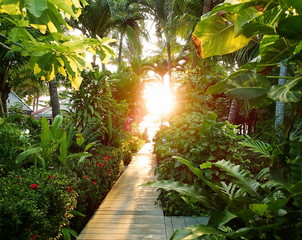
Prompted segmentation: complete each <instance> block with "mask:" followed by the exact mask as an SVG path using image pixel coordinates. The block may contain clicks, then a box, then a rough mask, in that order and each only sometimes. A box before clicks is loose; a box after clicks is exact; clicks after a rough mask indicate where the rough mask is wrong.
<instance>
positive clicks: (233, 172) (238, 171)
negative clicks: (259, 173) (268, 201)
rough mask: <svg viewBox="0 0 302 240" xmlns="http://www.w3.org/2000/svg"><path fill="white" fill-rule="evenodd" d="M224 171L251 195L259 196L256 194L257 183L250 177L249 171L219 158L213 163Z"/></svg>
mask: <svg viewBox="0 0 302 240" xmlns="http://www.w3.org/2000/svg"><path fill="white" fill-rule="evenodd" d="M213 165H215V166H216V167H219V168H220V169H222V170H223V171H225V172H226V174H227V175H229V176H231V177H233V178H234V182H235V183H236V184H237V185H238V186H239V187H241V188H242V189H243V190H244V191H246V192H247V193H249V194H250V196H252V197H256V198H260V196H259V194H258V191H257V190H258V187H259V185H260V184H259V183H258V182H257V181H255V180H253V179H252V178H251V173H250V171H248V170H245V169H243V168H241V166H240V165H235V164H233V163H231V162H229V161H225V160H220V161H217V162H216V163H213Z"/></svg>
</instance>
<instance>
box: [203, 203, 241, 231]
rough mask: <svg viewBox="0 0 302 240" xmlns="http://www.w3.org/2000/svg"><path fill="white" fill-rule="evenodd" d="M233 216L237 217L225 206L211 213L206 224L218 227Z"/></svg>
mask: <svg viewBox="0 0 302 240" xmlns="http://www.w3.org/2000/svg"><path fill="white" fill-rule="evenodd" d="M234 218H237V216H236V215H235V214H233V213H231V212H230V211H229V210H228V209H227V208H225V209H224V210H223V211H219V210H218V211H216V212H214V213H213V214H212V215H211V217H210V220H209V223H208V226H210V227H219V226H222V225H224V224H226V223H228V222H229V221H231V220H232V219H234Z"/></svg>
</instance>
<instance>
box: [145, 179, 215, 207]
mask: <svg viewBox="0 0 302 240" xmlns="http://www.w3.org/2000/svg"><path fill="white" fill-rule="evenodd" d="M144 186H150V187H155V188H162V189H164V190H166V191H171V190H173V191H176V192H178V193H180V194H182V195H185V196H189V197H191V198H192V199H194V200H195V201H198V202H200V203H202V204H203V205H204V206H205V207H208V208H213V201H212V200H211V198H210V196H209V193H208V192H207V191H206V190H204V189H202V188H200V187H195V186H192V185H189V184H185V183H182V182H174V181H171V180H161V181H156V182H149V183H146V184H144Z"/></svg>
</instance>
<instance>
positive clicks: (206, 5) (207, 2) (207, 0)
mask: <svg viewBox="0 0 302 240" xmlns="http://www.w3.org/2000/svg"><path fill="white" fill-rule="evenodd" d="M212 4H213V0H203V10H202V14H206V13H207V12H210V11H211V10H212Z"/></svg>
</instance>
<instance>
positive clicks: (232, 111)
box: [228, 99, 238, 124]
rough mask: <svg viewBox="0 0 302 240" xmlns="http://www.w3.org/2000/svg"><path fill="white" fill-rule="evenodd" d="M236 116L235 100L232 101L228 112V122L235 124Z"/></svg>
mask: <svg viewBox="0 0 302 240" xmlns="http://www.w3.org/2000/svg"><path fill="white" fill-rule="evenodd" d="M237 115H238V102H237V100H236V99H233V100H232V103H231V107H230V111H229V116H228V121H229V122H230V123H232V124H236V119H237Z"/></svg>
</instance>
